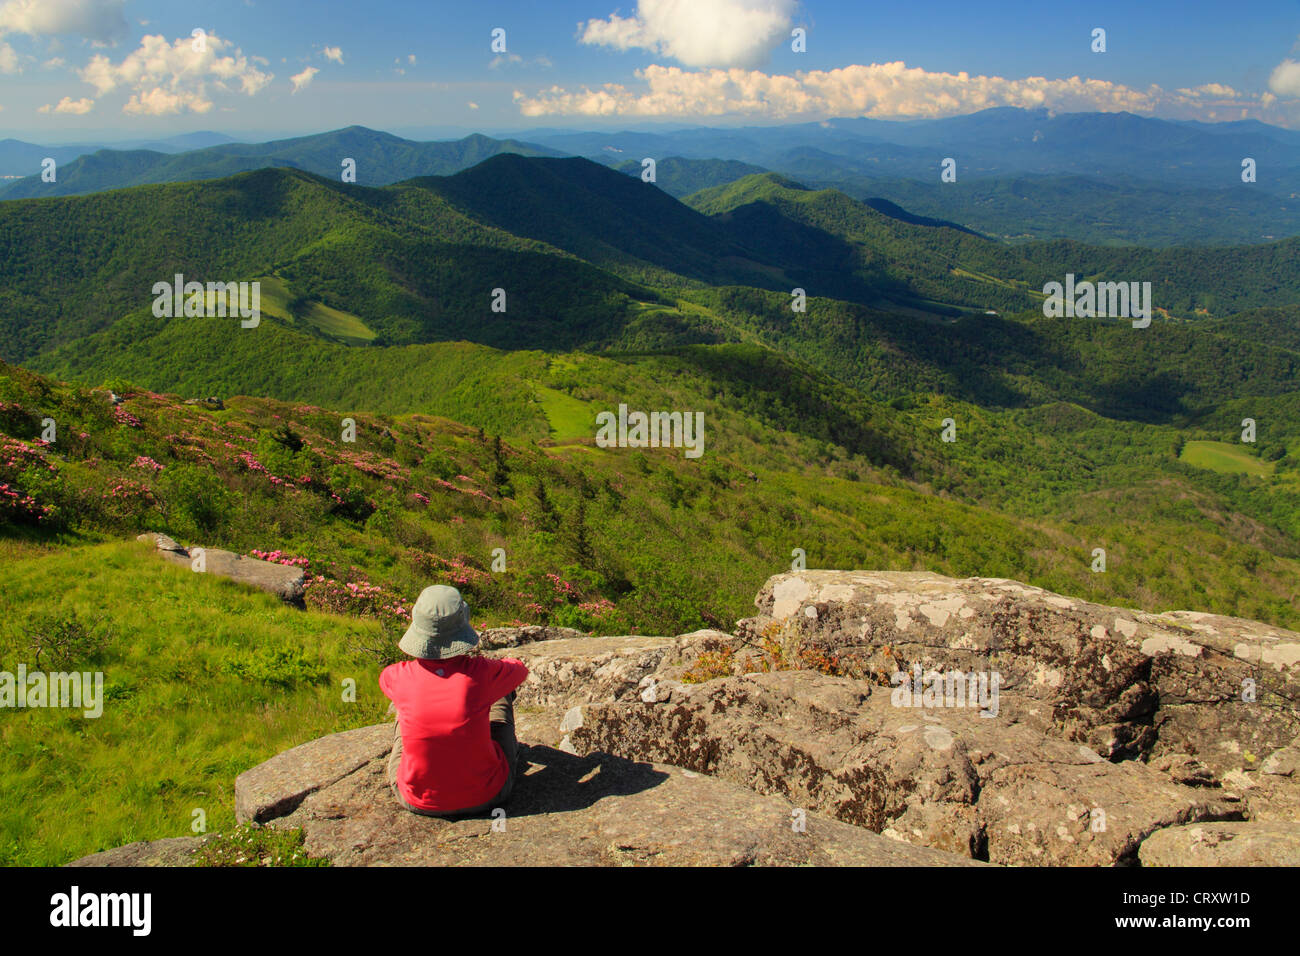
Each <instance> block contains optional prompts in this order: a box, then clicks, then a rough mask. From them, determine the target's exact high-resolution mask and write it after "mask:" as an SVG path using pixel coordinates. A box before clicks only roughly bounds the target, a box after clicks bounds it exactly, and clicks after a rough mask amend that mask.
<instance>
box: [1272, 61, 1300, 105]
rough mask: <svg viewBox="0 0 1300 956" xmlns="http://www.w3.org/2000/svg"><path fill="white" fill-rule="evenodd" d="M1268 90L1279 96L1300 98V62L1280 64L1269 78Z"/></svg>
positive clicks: (1283, 62)
mask: <svg viewBox="0 0 1300 956" xmlns="http://www.w3.org/2000/svg"><path fill="white" fill-rule="evenodd" d="M1268 88H1269V89H1270V90H1271V91H1272V92H1273V93H1275V94H1277V95H1278V96H1300V61H1298V60H1283V61H1282V62H1281V63H1279V64H1278V65H1277V67H1276V68H1275V69H1274V70H1273V73H1272V75H1271V76H1270V77H1269V78H1268Z"/></svg>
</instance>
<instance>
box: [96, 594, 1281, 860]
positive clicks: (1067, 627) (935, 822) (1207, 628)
mask: <svg viewBox="0 0 1300 956" xmlns="http://www.w3.org/2000/svg"><path fill="white" fill-rule="evenodd" d="M756 603H757V606H758V610H759V614H758V615H757V616H756V617H754V618H749V619H746V620H744V621H741V622H739V624H738V627H737V633H735V634H728V633H725V632H722V631H717V630H704V631H696V632H694V633H691V634H683V635H679V636H674V637H648V636H630V637H628V636H625V637H583V636H579V635H578V634H577V633H576V632H566V631H562V630H559V629H545V628H510V629H497V630H496V631H485V632H484V641H483V648H482V652H483V653H485V654H489V655H492V656H510V657H517V658H520V659H522V660H523V661H524V662H525V663H527V664H528V667H529V671H530V673H529V677H528V680H527V681H526V682H525V684H524V685H523V686H522V687H521V688H520V690H519V693H518V697H517V700H516V704H515V710H516V728H517V731H518V735H519V738H520V741H521V743H522V745H523V746H522V748H521V749H522V752H523V758H524V761H525V766H526V767H527V771H526V773H525V774H524V775H523V777H522V778H521V779H520V781H519V783H518V784H517V785H516V788H515V793H514V796H513V797H512V799H511V801H510V803H509V805H508V807H507V808H506V814H507V815H506V817H505V818H504V824H505V829H504V830H500V829H494V828H493V820H492V819H490V818H489V817H486V816H484V817H480V818H477V819H465V820H442V819H439V818H430V817H419V816H416V815H414V814H410V813H407V812H406V811H404V810H401V809H400V808H399V807H398V806H397V804H396V802H395V801H394V800H393V799H392V797H391V794H389V792H388V790H387V788H386V786H385V784H384V762H385V758H386V755H387V753H388V752H389V748H390V745H391V734H392V725H391V724H383V725H378V726H375V727H367V728H361V729H359V730H354V731H349V732H347V733H344V734H336V735H333V736H330V737H325V738H321V739H320V740H315V741H311V742H309V743H307V744H304V745H303V746H300V747H296V748H294V749H292V750H290V751H286V752H285V753H283V754H280V755H279V756H277V757H274V758H272V759H271V760H268V761H266V762H265V763H263V764H261V765H259V766H257V767H254V768H252V769H251V770H249V771H246V772H245V773H243V774H241V775H240V776H239V778H238V780H237V782H236V804H237V814H238V816H239V818H240V819H241V820H247V821H255V822H259V823H265V824H267V825H272V826H292V827H300V828H301V829H302V830H303V832H304V835H305V840H306V847H307V850H308V852H310V853H312V854H314V855H324V856H327V857H329V858H330V859H331V860H333V861H334V862H335V863H343V864H410V863H418V864H425V863H436V864H450V863H467V864H521V863H522V864H533V865H560V864H610V865H614V864H629V863H632V864H646V863H650V864H655V863H657V864H706V865H724V864H736V863H771V864H799V863H817V864H834V863H852V864H862V863H866V864H871V865H959V864H960V865H980V862H981V861H988V862H992V863H1001V864H1009V865H1021V864H1030V865H1039V864H1048V865H1075V866H1078V865H1084V866H1099V865H1100V866H1113V865H1138V864H1141V865H1149V866H1162V865H1215V866H1236V865H1294V863H1295V862H1296V858H1297V846H1298V845H1300V837H1298V836H1297V833H1298V832H1300V712H1298V711H1297V707H1296V705H1295V703H1294V701H1295V700H1296V691H1297V690H1300V687H1298V686H1297V684H1300V676H1298V670H1300V653H1298V652H1300V634H1295V633H1293V632H1290V631H1285V630H1282V629H1279V628H1273V627H1268V626H1266V625H1263V624H1259V623H1256V622H1252V621H1245V620H1240V619H1235V618H1225V617H1218V616H1214V615H1205V614H1191V613H1187V612H1171V613H1166V614H1149V613H1145V612H1140V611H1132V610H1126V609H1120V608H1113V607H1106V606H1102V605H1097V604H1091V603H1088V602H1084V601H1078V600H1075V599H1071V598H1066V597H1062V596H1060V595H1056V594H1052V593H1050V592H1047V591H1043V590H1040V589H1037V588H1031V587H1027V586H1025V585H1022V584H1017V583H1016V582H1014V581H1005V580H999V579H966V580H954V579H950V578H943V577H940V576H938V575H932V574H907V573H878V572H836V571H805V572H799V573H795V574H783V575H777V576H776V577H774V578H772V579H771V580H769V581H768V583H767V585H766V586H765V587H764V588H763V590H762V592H761V593H760V594H759V596H758V599H757V602H756ZM933 674H946V675H949V677H950V680H949V682H948V683H947V685H943V684H939V685H935V684H933V683H932V682H930V683H927V682H928V681H929V676H930V675H933ZM956 674H960V675H961V680H960V681H957V682H955V683H954V681H953V680H952V679H951V678H952V675H956ZM995 676H996V678H997V680H996V682H995V681H993V680H992V678H993V677H995ZM903 680H905V681H906V682H908V683H909V684H910V683H911V682H912V681H913V680H915V681H916V683H917V685H918V686H916V687H912V686H908V687H906V688H905V689H900V688H899V687H898V686H896V685H898V684H899V683H900V681H903ZM923 687H924V688H925V689H924V690H923ZM971 687H974V688H976V689H977V690H979V691H980V693H974V692H969V691H970V688H971ZM795 821H802V823H803V826H802V827H801V826H796V825H793V824H794V822H795ZM499 823H500V821H498V824H499ZM164 851H165V852H164ZM179 852H181V851H180V849H179V848H172V847H153V846H147V847H146V846H142V845H132V847H125V848H122V849H121V850H119V851H112V853H117V854H121V855H122V858H129V859H134V860H137V861H141V862H144V863H146V864H147V863H149V862H154V861H162V862H166V861H168V860H175V859H176V854H177V853H179ZM112 853H110V854H109V855H108V856H105V855H103V854H100V855H97V857H92V858H87V862H89V861H95V860H97V864H95V865H113V860H114V859H116V858H115V857H113V855H112ZM168 854H170V855H168Z"/></svg>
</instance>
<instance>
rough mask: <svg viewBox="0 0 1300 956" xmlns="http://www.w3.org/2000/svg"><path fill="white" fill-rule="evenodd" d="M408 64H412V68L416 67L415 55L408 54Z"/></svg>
mask: <svg viewBox="0 0 1300 956" xmlns="http://www.w3.org/2000/svg"><path fill="white" fill-rule="evenodd" d="M406 62H407V63H409V64H411V66H415V54H414V53H408V54H407V55H406Z"/></svg>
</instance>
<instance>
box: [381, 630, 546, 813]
mask: <svg viewBox="0 0 1300 956" xmlns="http://www.w3.org/2000/svg"><path fill="white" fill-rule="evenodd" d="M527 676H528V668H527V666H525V665H524V663H523V662H522V661H517V660H512V659H509V658H507V659H505V660H493V659H491V658H488V657H464V656H462V657H453V658H448V659H447V660H442V661H426V660H410V661H401V662H399V663H397V664H391V665H389V666H388V667H385V668H384V670H383V672H382V673H381V674H380V675H379V689H380V690H382V691H383V692H384V694H385V695H386V696H387V697H388V698H389V699H390V700H391V701H392V702H393V703H394V704H396V705H397V720H398V723H399V724H400V725H401V728H402V763H401V766H400V767H399V768H398V771H397V788H398V790H399V791H400V792H401V794H402V797H403V798H404V799H405V800H406V801H407V802H408V803H410V804H411V805H412V806H415V807H419V808H420V809H421V810H433V811H436V812H441V813H450V812H453V811H456V810H464V809H466V808H468V807H477V806H479V805H480V804H484V803H487V802H488V801H489V800H491V799H492V798H493V797H495V796H496V795H497V794H498V793H500V791H501V788H502V787H503V786H504V785H505V782H506V777H507V776H509V774H510V767H509V766H508V765H507V763H506V755H505V753H503V752H502V750H501V747H500V745H499V744H498V743H497V742H496V741H495V740H493V739H492V737H491V735H490V733H489V731H488V711H489V710H491V708H492V705H493V704H494V703H496V702H497V701H498V700H500V699H501V698H502V697H505V696H506V695H507V694H509V693H510V692H511V691H512V690H514V689H515V688H516V687H518V686H519V685H520V684H522V683H523V682H524V679H525V678H526V677H527Z"/></svg>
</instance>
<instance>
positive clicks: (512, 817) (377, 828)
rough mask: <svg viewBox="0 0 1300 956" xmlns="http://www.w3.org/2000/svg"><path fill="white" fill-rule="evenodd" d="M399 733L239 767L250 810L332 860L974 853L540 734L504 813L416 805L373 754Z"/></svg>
mask: <svg viewBox="0 0 1300 956" xmlns="http://www.w3.org/2000/svg"><path fill="white" fill-rule="evenodd" d="M392 737H393V725H392V724H380V725H377V726H374V727H367V728H363V729H361V730H356V731H350V732H348V733H347V734H336V735H334V736H332V737H324V738H321V739H319V740H315V741H312V742H311V743H308V744H304V745H303V746H301V747H295V748H294V749H293V750H290V751H287V752H286V753H283V754H280V755H279V756H277V757H275V758H272V760H270V761H268V762H267V763H266V764H262V765H261V766H259V767H254V768H253V769H252V770H249V771H247V772H245V773H243V774H241V775H240V776H239V778H238V780H237V781H236V801H237V804H238V806H239V807H240V808H241V809H240V819H242V820H252V819H258V820H262V821H269V822H270V824H271V825H273V826H285V827H296V828H301V830H302V832H303V836H304V846H305V848H306V850H307V852H308V853H310V854H311V855H312V856H318V857H327V858H328V859H330V860H331V861H332V862H333V863H334V864H336V865H391V866H412V865H416V866H424V865H440V866H442V865H483V866H506V865H509V866H573V865H613V866H623V865H628V864H649V865H663V866H681V865H726V866H735V865H748V864H759V865H802V864H813V865H848V866H918V865H921V866H958V865H968V864H970V862H971V861H970V860H967V859H963V858H961V857H958V856H954V855H952V854H946V853H941V852H938V851H935V850H930V849H926V848H923V847H915V846H909V845H908V844H906V843H902V842H899V841H897V840H891V839H889V838H888V837H882V836H879V835H877V834H875V833H871V832H870V831H867V830H863V829H861V828H858V827H854V826H851V825H849V824H846V823H842V822H839V821H837V820H832V819H829V818H828V817H825V816H823V815H820V814H817V813H796V812H795V808H794V807H792V806H791V804H790V803H789V802H788V801H785V800H783V799H781V798H779V797H773V796H763V795H760V794H756V793H754V792H753V791H750V790H747V789H745V788H743V787H740V786H737V785H735V784H733V783H729V782H727V781H724V780H718V779H715V778H713V777H708V776H704V775H702V774H697V773H692V772H690V771H686V770H682V769H680V768H676V767H668V766H663V765H655V764H647V763H636V762H632V761H628V760H623V759H620V758H618V757H613V756H610V755H608V754H598V755H593V756H590V757H585V758H584V757H576V756H573V755H571V754H566V753H563V752H561V751H558V750H555V749H553V748H550V747H542V746H526V745H525V746H523V747H522V748H521V754H522V758H523V766H525V767H526V771H525V773H524V774H523V776H522V777H521V778H520V780H519V781H518V783H517V784H516V785H515V790H514V794H513V796H512V798H511V800H510V802H509V803H508V805H507V806H506V807H505V808H504V813H505V815H504V816H502V817H499V818H497V819H494V818H493V816H492V815H489V814H484V815H481V816H478V817H471V818H465V819H460V820H445V819H441V818H438V817H426V816H420V815H417V814H413V813H410V812H409V811H407V810H405V809H403V808H402V807H400V806H399V805H398V803H397V801H396V800H395V799H394V797H393V795H392V793H391V791H390V790H389V788H388V786H387V783H386V780H385V764H386V757H387V748H384V752H382V753H377V752H376V751H377V749H378V748H377V746H376V745H377V744H378V742H379V741H382V740H385V739H386V740H387V741H388V742H389V743H390V744H391V741H392ZM336 774H339V775H338V776H335V775H336ZM331 778H332V779H331ZM324 781H328V782H324Z"/></svg>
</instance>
